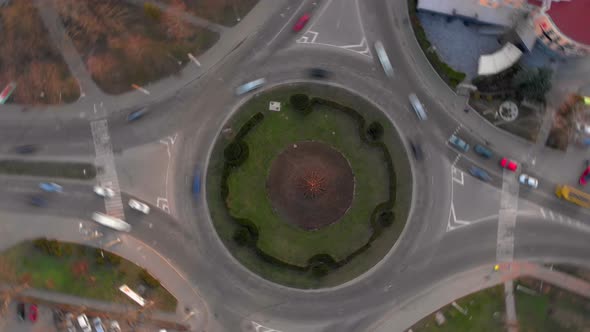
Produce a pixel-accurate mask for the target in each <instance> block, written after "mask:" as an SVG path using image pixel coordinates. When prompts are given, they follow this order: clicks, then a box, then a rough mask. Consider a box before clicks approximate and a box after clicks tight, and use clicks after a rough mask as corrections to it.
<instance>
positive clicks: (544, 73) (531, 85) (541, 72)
mask: <svg viewBox="0 0 590 332" xmlns="http://www.w3.org/2000/svg"><path fill="white" fill-rule="evenodd" d="M552 74H553V71H552V70H551V69H550V68H526V69H522V70H521V71H519V72H518V73H516V75H514V77H513V78H512V87H513V88H515V89H517V91H516V92H517V95H518V96H519V98H526V99H531V100H536V101H541V102H542V101H545V95H546V94H547V92H549V90H550V89H551V76H552Z"/></svg>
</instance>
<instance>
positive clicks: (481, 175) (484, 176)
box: [469, 166, 492, 182]
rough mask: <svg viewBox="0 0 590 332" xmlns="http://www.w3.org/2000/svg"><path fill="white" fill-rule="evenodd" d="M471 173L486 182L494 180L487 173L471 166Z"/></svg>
mask: <svg viewBox="0 0 590 332" xmlns="http://www.w3.org/2000/svg"><path fill="white" fill-rule="evenodd" d="M469 173H471V175H473V176H474V177H476V178H478V179H480V180H482V181H484V182H490V181H491V180H492V178H491V177H490V175H489V174H488V173H487V172H486V171H484V170H483V169H481V168H478V167H475V166H471V168H470V169H469Z"/></svg>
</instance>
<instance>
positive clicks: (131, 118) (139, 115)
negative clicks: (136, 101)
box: [127, 108, 147, 122]
mask: <svg viewBox="0 0 590 332" xmlns="http://www.w3.org/2000/svg"><path fill="white" fill-rule="evenodd" d="M146 113H147V108H142V109H140V110H139V111H134V112H131V113H129V115H128V116H127V121H130V122H131V121H135V120H139V119H140V118H142V117H143V116H144V115H145V114H146Z"/></svg>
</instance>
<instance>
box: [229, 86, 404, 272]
mask: <svg viewBox="0 0 590 332" xmlns="http://www.w3.org/2000/svg"><path fill="white" fill-rule="evenodd" d="M316 105H324V106H328V107H331V108H333V109H336V110H339V111H341V112H343V113H346V114H347V115H348V116H350V117H351V118H353V120H354V121H355V122H357V124H358V134H359V135H360V138H361V140H362V141H363V142H364V143H366V144H367V145H369V146H372V147H375V148H379V149H381V151H382V153H383V161H384V162H385V164H386V168H387V172H388V174H389V183H388V190H389V198H388V199H387V200H386V201H385V202H381V203H379V204H377V205H376V206H375V208H374V209H373V212H372V213H371V217H370V220H369V224H370V227H371V229H372V234H371V237H370V238H369V240H368V241H367V243H366V244H365V245H363V246H362V247H360V248H358V249H357V250H355V251H354V252H352V253H351V254H349V255H348V256H347V257H345V258H344V259H342V260H340V261H336V260H335V259H334V258H333V257H332V256H331V255H329V254H325V253H318V254H316V255H314V256H312V257H311V258H310V259H309V260H308V264H307V265H306V266H305V267H301V266H298V265H293V264H289V263H287V262H284V261H282V260H280V259H278V258H276V257H274V256H272V255H269V254H267V253H265V252H264V251H262V250H261V249H260V248H259V247H258V246H257V245H256V243H257V242H258V227H257V226H256V224H255V223H254V222H253V221H251V220H249V219H245V218H234V217H233V216H231V214H230V215H229V217H230V218H231V219H233V220H234V221H235V222H236V223H237V224H238V225H240V226H241V227H243V228H245V229H247V230H248V232H249V233H250V235H251V236H252V241H251V243H247V244H245V245H244V246H248V247H250V248H251V249H253V250H255V252H256V254H257V255H258V256H259V257H260V258H262V259H263V260H265V261H267V262H269V263H271V264H275V265H278V266H281V267H283V268H288V269H293V270H298V271H304V272H308V271H310V270H312V269H314V268H317V267H318V265H323V269H319V268H317V271H318V272H317V276H323V275H325V274H328V273H329V272H330V271H332V270H335V269H337V268H339V267H341V266H344V265H346V264H348V263H349V262H350V261H352V259H354V258H355V257H356V256H358V255H360V254H361V253H363V252H364V251H366V250H367V249H369V248H370V247H371V244H372V242H373V241H375V239H377V238H378V237H379V235H381V232H382V231H383V230H384V228H385V227H388V226H384V225H381V224H380V223H379V221H378V215H379V214H380V213H381V212H385V211H390V212H391V213H393V218H394V222H395V212H394V211H393V208H394V206H395V202H396V195H397V192H396V183H397V175H396V173H395V168H394V167H393V161H392V158H391V154H390V152H389V148H388V147H387V145H386V144H385V143H384V142H383V141H382V138H380V139H378V140H372V139H371V138H369V137H368V134H367V129H368V126H366V123H367V122H366V120H365V118H364V117H363V116H362V115H361V114H360V113H359V112H357V111H356V110H354V109H353V108H351V107H348V106H344V105H342V104H340V103H338V102H335V101H332V100H328V99H324V98H320V97H313V98H311V99H310V105H309V107H308V110H310V111H311V109H312V108H313V107H314V106H316ZM262 120H264V114H262V113H261V112H258V113H256V114H254V115H253V116H252V117H251V118H250V119H249V120H248V121H246V123H245V124H244V125H243V126H242V127H241V128H240V130H239V131H238V134H237V135H236V136H235V137H234V139H233V140H232V141H230V142H229V143H228V144H227V145H226V147H227V146H228V145H229V144H232V143H235V142H237V141H241V140H242V139H243V138H244V137H245V136H246V135H247V134H248V133H249V132H250V130H252V129H253V128H254V127H256V126H257V125H258V124H260V123H261V122H262ZM371 123H373V122H371ZM237 167H239V166H236V165H231V163H229V162H228V161H227V160H225V159H224V162H223V171H222V176H221V184H220V185H221V197H222V199H223V201H224V204H225V206H226V208H228V206H227V196H228V194H229V187H228V184H227V179H228V177H229V175H230V173H231V171H232V169H233V168H237ZM236 232H237V230H236Z"/></svg>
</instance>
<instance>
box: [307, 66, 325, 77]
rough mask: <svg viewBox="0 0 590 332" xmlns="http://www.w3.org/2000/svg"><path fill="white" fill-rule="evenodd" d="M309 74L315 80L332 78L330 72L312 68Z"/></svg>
mask: <svg viewBox="0 0 590 332" xmlns="http://www.w3.org/2000/svg"><path fill="white" fill-rule="evenodd" d="M308 74H309V76H310V77H313V78H328V77H329V76H330V72H329V71H327V70H325V69H322V68H311V69H309V71H308Z"/></svg>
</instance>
